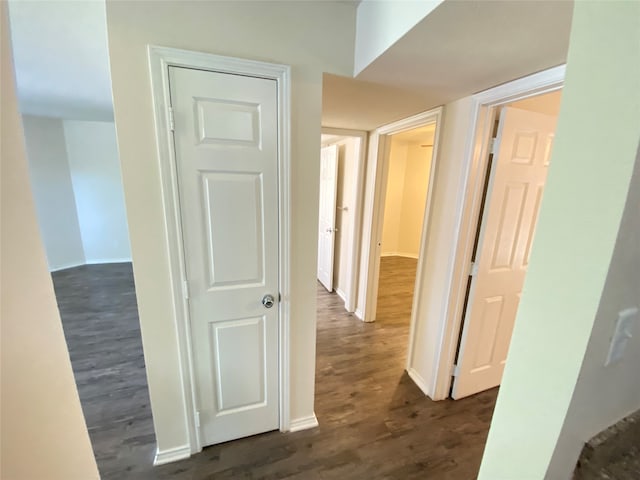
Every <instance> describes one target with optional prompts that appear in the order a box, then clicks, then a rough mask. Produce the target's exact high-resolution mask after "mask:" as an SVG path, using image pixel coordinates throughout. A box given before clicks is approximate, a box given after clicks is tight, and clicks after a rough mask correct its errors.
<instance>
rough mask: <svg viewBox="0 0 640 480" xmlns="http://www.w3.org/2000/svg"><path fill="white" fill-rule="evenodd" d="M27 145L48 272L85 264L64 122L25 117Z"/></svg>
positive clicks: (55, 119)
mask: <svg viewBox="0 0 640 480" xmlns="http://www.w3.org/2000/svg"><path fill="white" fill-rule="evenodd" d="M22 121H23V124H24V135H25V144H26V147H27V156H28V158H29V172H30V177H31V185H32V188H33V196H34V199H35V203H36V211H37V212H38V223H39V225H40V232H41V234H42V239H43V241H44V245H45V250H46V252H47V261H48V263H49V270H51V271H54V270H60V269H63V268H69V267H74V266H77V265H83V264H84V263H85V255H84V250H83V246H82V238H81V235H80V227H79V224H78V216H77V213H76V202H75V198H74V193H73V186H72V183H71V176H70V174H69V165H68V163H67V150H66V146H65V139H64V129H63V125H62V120H60V119H57V118H48V117H35V116H31V115H24V116H23V117H22Z"/></svg>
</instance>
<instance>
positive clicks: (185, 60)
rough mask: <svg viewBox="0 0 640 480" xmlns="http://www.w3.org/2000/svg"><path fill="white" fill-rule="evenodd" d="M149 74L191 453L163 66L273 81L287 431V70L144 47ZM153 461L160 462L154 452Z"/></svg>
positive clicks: (284, 425) (189, 355)
mask: <svg viewBox="0 0 640 480" xmlns="http://www.w3.org/2000/svg"><path fill="white" fill-rule="evenodd" d="M148 59H149V74H150V77H151V90H152V96H153V112H154V124H155V133H156V148H157V155H158V162H159V165H160V176H161V190H162V207H163V211H164V219H165V222H164V230H165V238H164V240H165V246H166V248H167V251H168V253H169V276H170V280H171V290H172V304H173V312H172V313H173V317H174V326H175V331H176V337H177V343H178V345H177V346H178V352H179V361H180V366H179V367H180V377H181V382H182V395H183V402H184V421H185V427H186V428H187V431H188V436H189V449H190V452H191V454H194V453H197V452H199V451H201V450H202V443H201V438H200V434H199V429H198V427H197V425H196V422H197V421H196V415H197V413H196V412H197V403H196V395H195V388H196V382H195V377H194V365H193V352H192V348H191V345H192V344H191V336H190V330H189V327H188V325H189V308H188V303H187V301H186V299H185V292H184V290H183V285H186V283H185V281H186V270H185V259H184V245H183V242H182V234H181V232H182V225H181V219H180V203H179V196H178V181H177V180H178V179H177V170H176V158H175V149H174V142H173V135H172V134H171V130H170V126H169V114H168V108H167V106H168V105H170V94H169V67H170V66H175V67H184V68H193V69H198V70H207V71H212V72H219V73H227V74H235V75H245V76H252V77H259V78H267V79H272V80H275V81H276V84H277V104H278V210H279V212H278V219H279V229H278V236H279V245H278V250H279V257H280V258H279V265H278V268H279V275H278V278H279V289H280V297H281V300H280V315H279V325H278V327H279V328H278V333H279V338H278V341H279V345H278V364H279V372H278V374H279V375H278V376H279V386H278V391H279V417H280V419H279V428H280V430H281V431H288V430H290V423H291V419H290V312H291V308H290V306H291V289H290V285H291V284H290V279H291V258H290V252H291V248H290V245H291V223H290V222H291V147H290V144H291V139H290V137H291V133H290V132H291V67H290V66H288V65H279V64H273V63H265V62H258V61H254V60H245V59H239V58H233V57H225V56H220V55H214V54H209V53H201V52H193V51H189V50H180V49H175V48H167V47H159V46H154V45H149V46H148ZM156 458H163V452H158V453H157V454H156Z"/></svg>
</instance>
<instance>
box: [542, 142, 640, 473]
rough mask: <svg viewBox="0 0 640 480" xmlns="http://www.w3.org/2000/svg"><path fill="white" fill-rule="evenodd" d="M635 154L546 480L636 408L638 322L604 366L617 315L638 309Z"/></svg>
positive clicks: (639, 188)
mask: <svg viewBox="0 0 640 480" xmlns="http://www.w3.org/2000/svg"><path fill="white" fill-rule="evenodd" d="M638 153H639V155H638V157H637V158H636V164H635V171H634V174H633V178H632V180H631V188H630V190H629V196H628V198H627V204H626V207H625V210H624V214H623V216H622V221H621V223H620V230H619V232H618V239H617V241H616V246H615V250H614V252H613V258H612V260H611V265H610V266H609V273H608V275H607V281H606V283H605V287H604V292H603V293H602V298H601V299H600V305H599V307H598V313H597V315H596V320H595V324H594V327H593V331H592V332H591V337H590V339H589V345H588V346H587V353H586V355H585V358H584V361H583V363H582V368H581V369H580V374H579V377H578V382H577V384H576V388H575V390H574V392H573V397H572V398H571V404H570V405H569V411H568V412H567V417H566V418H565V420H564V425H563V427H562V431H561V432H560V437H559V440H558V444H557V446H556V449H555V452H554V454H553V457H552V459H551V464H550V465H549V469H548V470H547V478H549V479H556V478H558V479H565V478H567V479H568V478H570V476H571V473H572V471H573V464H572V462H571V461H570V459H576V458H577V457H578V455H579V453H580V451H581V449H582V446H583V445H584V443H585V442H587V441H588V440H589V439H591V438H592V437H593V436H595V435H596V434H597V433H599V432H601V431H602V430H604V429H605V428H607V427H609V426H610V425H612V424H614V423H616V422H617V421H618V420H619V419H620V418H622V417H624V416H626V415H627V414H629V413H632V412H634V411H636V410H638V409H640V382H638V365H640V335H638V332H639V331H640V325H638V323H639V321H638V320H639V319H638V318H637V317H636V325H635V328H634V335H633V337H632V338H631V339H630V340H629V342H628V344H627V346H626V348H625V352H624V357H623V360H622V361H621V362H619V363H615V364H612V365H610V366H607V367H605V366H604V363H605V359H606V358H607V354H608V352H609V343H610V338H611V335H612V334H613V329H614V325H615V321H616V320H617V318H618V312H619V311H620V310H623V309H626V308H630V307H640V151H639V152H638Z"/></svg>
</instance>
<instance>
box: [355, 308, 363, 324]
mask: <svg viewBox="0 0 640 480" xmlns="http://www.w3.org/2000/svg"><path fill="white" fill-rule="evenodd" d="M353 314H354V315H355V316H356V317H358V319H359V320H363V321H364V313H362V310H360V309H359V308H356V311H355V312H353Z"/></svg>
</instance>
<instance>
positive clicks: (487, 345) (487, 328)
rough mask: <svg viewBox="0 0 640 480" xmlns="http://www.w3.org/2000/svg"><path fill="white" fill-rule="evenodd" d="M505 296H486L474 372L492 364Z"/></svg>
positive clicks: (481, 314) (481, 316)
mask: <svg viewBox="0 0 640 480" xmlns="http://www.w3.org/2000/svg"><path fill="white" fill-rule="evenodd" d="M503 302H504V298H503V297H502V296H500V295H498V296H495V297H489V298H485V299H484V301H483V305H482V312H481V313H480V319H479V322H480V335H479V337H478V348H477V350H476V355H475V361H474V362H473V363H474V366H473V369H472V372H475V371H478V370H480V369H483V368H488V367H490V366H491V361H492V360H493V351H494V347H495V344H496V336H497V335H498V327H499V325H500V317H501V315H502V307H503Z"/></svg>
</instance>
